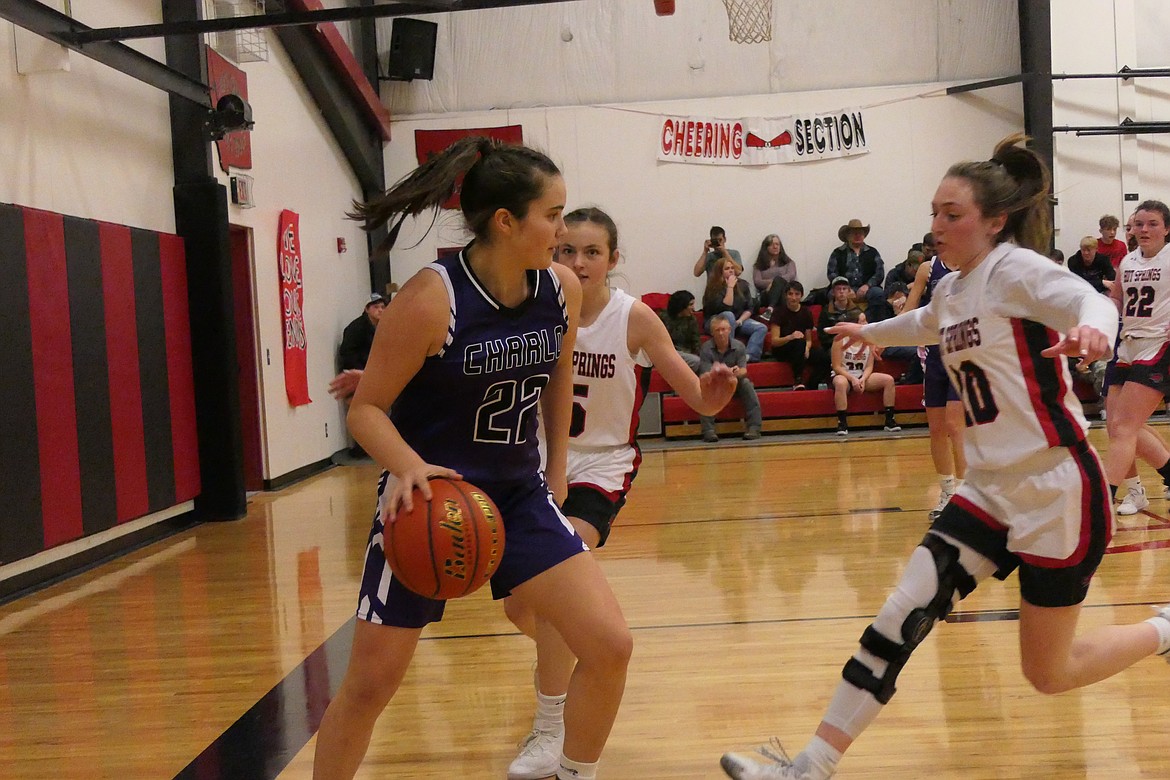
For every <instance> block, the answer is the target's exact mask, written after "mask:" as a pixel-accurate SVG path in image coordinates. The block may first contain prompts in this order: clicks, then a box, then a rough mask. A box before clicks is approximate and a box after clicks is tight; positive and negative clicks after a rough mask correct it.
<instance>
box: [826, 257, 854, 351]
mask: <svg viewBox="0 0 1170 780" xmlns="http://www.w3.org/2000/svg"><path fill="white" fill-rule="evenodd" d="M851 313H852V314H853V315H854V317H856V315H858V314H861V309H859V308H858V307H857V306H855V305H854V304H853V288H852V287H851V286H850V284H849V280H848V279H846V278H845V277H844V276H838V277H837V278H836V279H834V280H833V282H832V284H830V285H829V302H828V303H826V304H825V305H824V306H823V307H821V313H820V316H819V317H817V337H818V339H819V340H820V342H821V349H823V350H825V352H826V353H828V352H829V351H830V350H832V348H833V334H831V333H826V332H825V328H828V327H830V326H832V325H836V324H837V323H838V322H842V321H844V320H845V318H846V316H848V315H849V314H851ZM856 321H857V320H856V319H853V320H850V322H856Z"/></svg>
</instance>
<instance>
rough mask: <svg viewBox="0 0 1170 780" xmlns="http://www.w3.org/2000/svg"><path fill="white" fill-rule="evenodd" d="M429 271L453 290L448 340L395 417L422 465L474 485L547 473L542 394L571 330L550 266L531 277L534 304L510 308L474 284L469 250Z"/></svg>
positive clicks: (429, 360) (415, 381)
mask: <svg viewBox="0 0 1170 780" xmlns="http://www.w3.org/2000/svg"><path fill="white" fill-rule="evenodd" d="M427 268H428V269H430V270H431V271H433V272H436V273H438V274H439V276H440V277H442V279H443V283H444V285H445V286H446V288H447V297H448V300H449V302H450V305H451V321H450V324H449V326H448V331H447V340H446V343H445V345H444V346H443V349H442V350H441V351H440V352H439V354H437V355H432V356H430V357H428V358H427V359H426V361H424V363H423V365H422V368H421V369H419V372H418V373H417V374H415V376H414V377H413V378H412V379H411V380H410V382H409V383H408V384H407V385H406V387H405V388H403V390H402V393H401V394H400V395H399V396H398V399H397V400H396V401H395V402H394V405H393V406H392V407H391V409H390V419H391V420H392V421H393V422H394V425H395V426H396V427H397V428H398V431H399V433H401V434H402V437H403V438H404V439H405V440H406V443H407V444H409V445H410V446H411V447H412V448H414V450H415V451H416V452H417V453H418V454H419V455H420V456H421V457H422V458H423V460H425V461H426V462H427V463H434V464H436V465H440V466H446V467H448V468H452V469H455V470H456V471H458V472H459V473H460V474H462V475H463V478H464V479H466V480H467V481H468V482H471V483H479V482H511V481H515V480H523V479H526V478H531V477H532V476H533V475H534V474H536V473H537V472H538V471H539V470H540V453H539V451H538V449H537V439H536V415H537V409H538V403H539V401H540V394H541V391H542V390H544V386H545V385H546V384H548V380H549V377H550V376H551V375H552V371H553V368H554V367H555V366H556V363H557V359H558V358H559V357H560V354H561V341H562V339H563V338H564V335H565V330H566V328H567V326H568V315H567V313H566V310H565V299H564V296H563V294H562V292H561V287H560V282H559V280H558V279H557V277H556V274H555V273H554V272H553V271H552V269H546V270H542V271H529V272H528V287H529V297H528V299H527V300H525V301H524V302H523V303H521V304H520V305H519V306H517V307H515V308H508V307H506V306H504V305H503V304H501V303H500V302H499V301H497V300H496V299H495V298H493V297H492V295H491V293H489V292H488V290H487V288H486V287H485V286H484V285H483V284H482V283H481V282H480V281H479V280H478V279H477V278H476V277H475V273H474V272H473V271H472V270H471V266H470V264H469V263H468V262H467V250H466V248H465V249H464V250H463V251H462V252H460V253H459V254H457V255H449V256H446V257H443V258H441V259H440V260H438V261H436V262H434V263H431V264H430V265H429V266H427Z"/></svg>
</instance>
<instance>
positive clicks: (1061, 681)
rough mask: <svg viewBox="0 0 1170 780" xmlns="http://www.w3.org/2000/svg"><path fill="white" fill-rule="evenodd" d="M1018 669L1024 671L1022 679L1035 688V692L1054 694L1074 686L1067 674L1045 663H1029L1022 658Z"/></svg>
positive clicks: (1069, 689) (1066, 690) (1064, 691)
mask: <svg viewBox="0 0 1170 780" xmlns="http://www.w3.org/2000/svg"><path fill="white" fill-rule="evenodd" d="M1020 670H1021V671H1022V672H1023V673H1024V679H1025V680H1027V681H1028V683H1029V684H1030V685H1031V686H1032V687H1033V688H1034V689H1036V692H1037V693H1043V694H1045V695H1047V696H1055V695H1056V694H1058V693H1066V692H1068V691H1071V690H1072V689H1073V688H1075V687H1076V686H1075V685H1074V684H1073V682H1072V680H1071V678H1070V677H1069V676H1068V675H1066V674H1063V673H1061V672H1060V671H1058V670H1055V669H1052V668H1051V667H1049V666H1047V665H1041V664H1029V663H1028V662H1027V660H1024V661H1022V662H1021V664H1020Z"/></svg>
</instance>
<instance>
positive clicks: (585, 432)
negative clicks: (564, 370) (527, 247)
mask: <svg viewBox="0 0 1170 780" xmlns="http://www.w3.org/2000/svg"><path fill="white" fill-rule="evenodd" d="M634 300H635V299H634V298H633V297H632V296H630V295H628V294H627V293H625V292H623V291H622V290H617V289H614V290H611V291H610V296H609V303H607V304H606V305H605V308H604V309H602V310H601V314H599V315H598V316H597V319H596V320H594V321H593V323H592V324H590V325H589V326H588V327H579V328H578V329H577V343H576V345H575V346H574V347H573V420H572V425H571V426H570V428H569V449H570V450H575V449H579V448H589V449H596V448H600V447H618V446H622V445H629V444H631V443H632V442H633V441H634V437H635V435H636V434H637V430H638V410H639V408H641V405H642V388H641V386H640V383H639V382H638V371H637V368H636V367H637V366H646V367H649V366H650V361H649V360H648V359H647V358H646V355H645V354H644V353H642V352H639V353H638V354H637V355H631V354H630V350H629V341H628V338H629V330H630V327H629V326H630V307H632V306H633V305H634Z"/></svg>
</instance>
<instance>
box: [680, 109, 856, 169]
mask: <svg viewBox="0 0 1170 780" xmlns="http://www.w3.org/2000/svg"><path fill="white" fill-rule="evenodd" d="M868 152H869V146H868V144H867V143H866V140H865V117H864V115H863V113H862V111H861V109H860V108H846V109H842V110H840V111H835V112H832V113H828V114H803V115H798V116H787V117H779V118H758V117H757V118H746V119H715V118H711V117H694V116H688V117H674V116H667V117H662V119H661V124H660V127H659V137H658V159H659V160H661V161H663V162H679V163H692V164H697V165H775V164H777V163H797V162H806V161H809V160H824V159H828V158H832V157H851V156H853V155H856V154H866V153H868Z"/></svg>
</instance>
